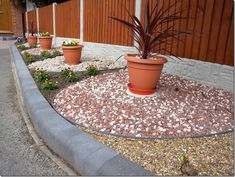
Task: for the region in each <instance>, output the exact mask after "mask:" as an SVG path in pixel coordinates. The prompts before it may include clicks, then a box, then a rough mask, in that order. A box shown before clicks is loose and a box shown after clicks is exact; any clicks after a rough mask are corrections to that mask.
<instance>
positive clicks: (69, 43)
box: [62, 40, 79, 46]
mask: <svg viewBox="0 0 235 177" xmlns="http://www.w3.org/2000/svg"><path fill="white" fill-rule="evenodd" d="M62 45H63V46H77V45H79V43H78V42H77V41H75V40H71V41H64V42H63V44H62Z"/></svg>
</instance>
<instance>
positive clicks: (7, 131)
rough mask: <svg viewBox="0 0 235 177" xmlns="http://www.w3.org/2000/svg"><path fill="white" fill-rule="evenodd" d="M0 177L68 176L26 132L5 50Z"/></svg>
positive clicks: (0, 79)
mask: <svg viewBox="0 0 235 177" xmlns="http://www.w3.org/2000/svg"><path fill="white" fill-rule="evenodd" d="M0 175H40V176H41V175H47V176H49V175H67V174H66V173H65V172H64V171H63V170H62V169H60V168H59V166H58V165H57V164H56V163H55V162H54V161H52V160H51V159H50V158H49V157H48V156H46V155H45V154H44V153H43V152H42V151H41V150H40V149H39V148H38V146H37V145H36V144H35V143H34V141H33V139H32V137H31V136H30V134H29V132H28V129H27V127H26V125H25V123H24V121H23V117H22V115H21V113H20V108H19V106H18V100H17V95H16V88H15V83H14V78H13V73H12V70H11V64H10V53H9V50H8V49H0Z"/></svg>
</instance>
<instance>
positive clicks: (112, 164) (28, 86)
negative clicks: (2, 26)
mask: <svg viewBox="0 0 235 177" xmlns="http://www.w3.org/2000/svg"><path fill="white" fill-rule="evenodd" d="M10 49H11V52H12V56H13V64H14V65H15V69H16V71H15V72H16V73H17V76H18V81H19V83H20V87H21V91H22V96H23V98H24V103H25V107H26V109H27V111H28V113H29V115H30V118H31V120H32V123H33V125H34V128H35V130H36V132H37V133H38V135H39V136H40V137H41V138H42V139H43V140H44V142H45V143H46V144H47V145H48V146H49V147H50V148H51V149H52V150H53V151H54V152H55V153H57V154H58V155H59V156H61V157H62V158H63V159H65V160H66V161H67V162H68V163H70V164H71V165H72V166H73V167H74V169H76V170H77V171H78V172H79V173H80V174H81V175H104V176H105V175H142V176H144V175H151V173H150V172H148V171H146V170H145V169H144V168H142V167H140V166H138V165H137V164H135V163H133V162H131V161H129V160H127V159H126V158H124V157H122V156H121V155H120V154H118V153H117V152H115V151H113V150H111V149H110V148H108V147H107V146H105V145H104V144H102V143H100V142H98V141H96V140H95V139H94V138H93V137H91V136H90V135H88V134H87V133H85V132H83V131H82V130H80V129H78V128H76V127H75V126H74V125H72V124H71V123H69V122H68V121H67V120H65V119H64V118H62V117H61V116H60V115H59V114H57V113H56V111H55V110H54V109H53V108H52V107H51V106H50V104H49V103H48V102H47V100H46V99H45V98H44V97H43V96H42V94H41V93H40V91H39V90H38V88H37V85H36V83H35V82H34V80H33V78H32V76H31V74H30V72H29V70H28V68H27V66H26V65H25V63H24V61H23V59H22V57H21V55H20V53H19V52H18V50H17V48H16V46H15V45H13V46H12V47H11V48H10Z"/></svg>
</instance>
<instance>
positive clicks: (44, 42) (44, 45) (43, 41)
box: [39, 36, 53, 50]
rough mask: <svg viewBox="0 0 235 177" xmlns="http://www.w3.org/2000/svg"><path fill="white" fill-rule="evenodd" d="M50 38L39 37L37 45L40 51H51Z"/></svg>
mask: <svg viewBox="0 0 235 177" xmlns="http://www.w3.org/2000/svg"><path fill="white" fill-rule="evenodd" d="M52 39H53V37H52V36H40V37H39V44H40V47H41V49H42V50H49V49H51V45H52Z"/></svg>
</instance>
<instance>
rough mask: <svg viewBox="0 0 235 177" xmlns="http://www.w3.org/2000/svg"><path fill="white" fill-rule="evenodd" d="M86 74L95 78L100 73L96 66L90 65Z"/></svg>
mask: <svg viewBox="0 0 235 177" xmlns="http://www.w3.org/2000/svg"><path fill="white" fill-rule="evenodd" d="M86 73H87V74H88V75H91V76H94V75H96V74H97V73H98V69H97V67H96V66H94V65H89V66H88V67H87V68H86Z"/></svg>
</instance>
